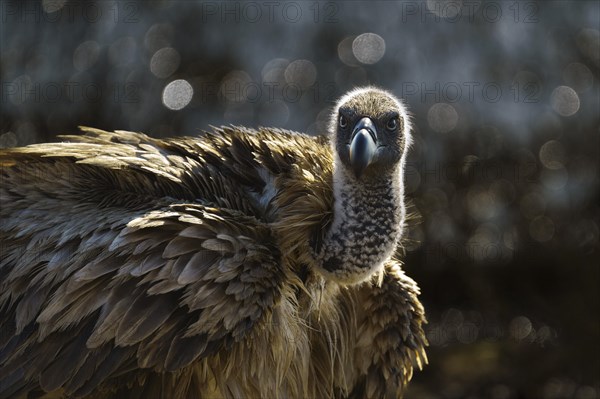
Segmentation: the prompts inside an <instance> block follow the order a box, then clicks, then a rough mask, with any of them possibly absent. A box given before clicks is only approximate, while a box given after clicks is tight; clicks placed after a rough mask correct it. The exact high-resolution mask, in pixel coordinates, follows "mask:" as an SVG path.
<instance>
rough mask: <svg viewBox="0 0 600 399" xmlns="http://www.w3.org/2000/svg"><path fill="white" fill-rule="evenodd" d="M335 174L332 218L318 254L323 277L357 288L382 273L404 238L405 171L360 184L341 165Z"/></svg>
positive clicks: (398, 171)
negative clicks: (376, 273) (384, 263)
mask: <svg viewBox="0 0 600 399" xmlns="http://www.w3.org/2000/svg"><path fill="white" fill-rule="evenodd" d="M339 165H340V164H339V163H337V166H336V167H335V170H334V182H333V186H334V217H333V223H332V225H331V228H330V229H329V231H328V232H327V233H326V235H325V240H324V242H323V247H322V249H321V253H320V256H319V258H320V261H321V267H322V268H323V270H324V271H325V273H331V274H332V277H334V278H335V279H336V280H338V281H340V282H346V283H356V282H359V281H361V280H365V279H367V278H369V277H370V276H371V275H372V274H373V273H375V272H377V271H379V270H381V268H382V267H383V262H384V261H385V260H387V259H388V258H389V257H390V256H391V255H392V253H393V252H394V250H395V248H396V245H397V243H398V240H399V239H400V236H401V234H402V225H403V223H404V214H405V210H404V204H403V195H404V193H403V191H404V190H403V186H402V168H401V166H400V165H398V166H397V167H396V168H393V169H392V170H390V171H389V172H388V173H386V174H383V175H381V176H377V177H371V178H369V179H361V180H359V179H356V177H355V176H354V175H353V174H352V172H350V171H348V170H346V169H345V168H344V167H343V166H339Z"/></svg>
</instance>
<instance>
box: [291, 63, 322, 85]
mask: <svg viewBox="0 0 600 399" xmlns="http://www.w3.org/2000/svg"><path fill="white" fill-rule="evenodd" d="M316 80H317V68H316V67H315V64H313V63H312V62H311V61H309V60H296V61H293V62H291V63H290V64H289V65H288V66H287V68H285V81H286V82H287V83H288V84H289V85H294V86H298V87H300V88H301V89H307V88H308V87H310V86H312V85H313V84H314V83H315V81H316Z"/></svg>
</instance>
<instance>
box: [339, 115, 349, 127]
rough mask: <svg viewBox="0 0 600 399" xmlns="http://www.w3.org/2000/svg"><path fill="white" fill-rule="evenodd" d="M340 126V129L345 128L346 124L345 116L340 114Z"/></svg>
mask: <svg viewBox="0 0 600 399" xmlns="http://www.w3.org/2000/svg"><path fill="white" fill-rule="evenodd" d="M339 123H340V127H341V128H342V129H345V128H346V126H348V121H347V120H346V117H345V116H344V115H340V122H339Z"/></svg>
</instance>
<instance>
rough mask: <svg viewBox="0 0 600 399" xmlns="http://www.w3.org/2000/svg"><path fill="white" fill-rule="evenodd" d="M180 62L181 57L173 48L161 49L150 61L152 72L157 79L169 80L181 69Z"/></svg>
mask: <svg viewBox="0 0 600 399" xmlns="http://www.w3.org/2000/svg"><path fill="white" fill-rule="evenodd" d="M180 61H181V57H180V55H179V53H178V52H177V50H175V49H174V48H171V47H165V48H161V49H160V50H158V51H157V52H156V53H154V55H153V56H152V59H151V60H150V71H151V72H152V73H153V74H154V76H156V77H157V78H161V79H164V78H168V77H169V76H171V75H172V74H173V73H175V71H176V70H177V68H179V62H180Z"/></svg>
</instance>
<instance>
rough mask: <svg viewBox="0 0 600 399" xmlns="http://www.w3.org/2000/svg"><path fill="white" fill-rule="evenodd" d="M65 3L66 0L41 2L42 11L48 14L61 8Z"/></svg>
mask: <svg viewBox="0 0 600 399" xmlns="http://www.w3.org/2000/svg"><path fill="white" fill-rule="evenodd" d="M66 2H67V0H43V1H42V9H43V10H44V12H46V13H48V14H50V13H53V12H56V11H58V10H60V9H61V8H63V7H64V5H65V3H66Z"/></svg>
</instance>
